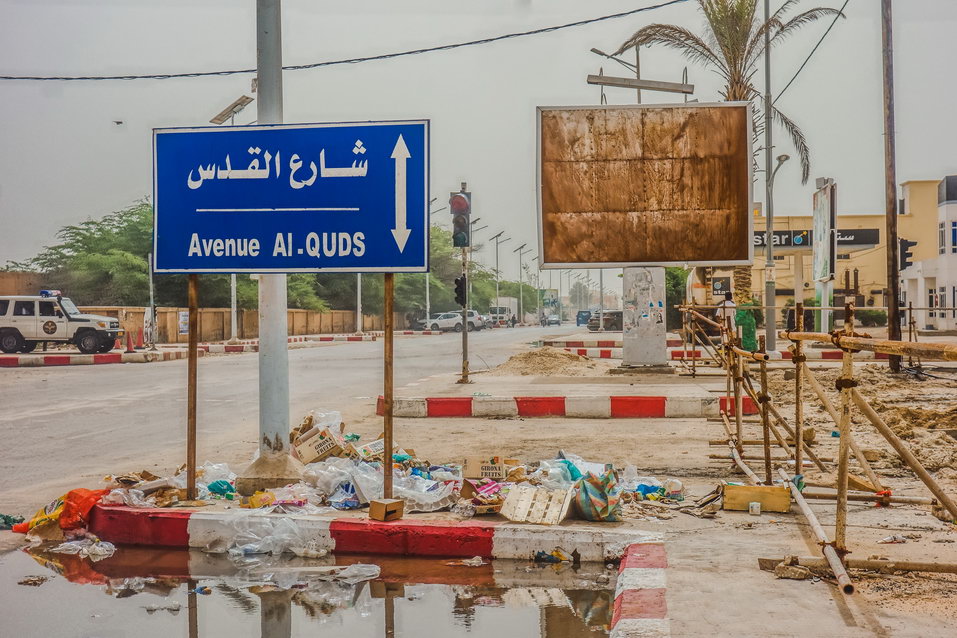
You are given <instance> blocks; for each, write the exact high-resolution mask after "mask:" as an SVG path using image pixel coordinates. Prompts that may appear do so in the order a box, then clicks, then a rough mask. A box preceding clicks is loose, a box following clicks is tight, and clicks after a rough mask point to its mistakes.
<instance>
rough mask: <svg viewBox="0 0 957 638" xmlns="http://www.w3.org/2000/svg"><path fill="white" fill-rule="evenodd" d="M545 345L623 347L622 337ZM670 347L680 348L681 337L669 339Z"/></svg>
mask: <svg viewBox="0 0 957 638" xmlns="http://www.w3.org/2000/svg"><path fill="white" fill-rule="evenodd" d="M540 343H541V345H543V346H551V347H552V348H621V347H622V344H621V339H591V340H585V341H574V340H569V339H559V340H546V341H542V342H540ZM665 345H666V346H667V347H669V348H680V347H681V346H683V345H684V344H683V343H682V341H681V339H668V340H667V342H666V344H665Z"/></svg>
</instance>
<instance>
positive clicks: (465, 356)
mask: <svg viewBox="0 0 957 638" xmlns="http://www.w3.org/2000/svg"><path fill="white" fill-rule="evenodd" d="M468 270H469V249H468V248H463V249H462V277H466V278H467V277H468V274H467V273H468ZM466 281H468V279H466ZM468 307H469V288H468V286H465V304H463V305H462V378H460V379H459V380H458V382H459V383H471V381H469V311H468Z"/></svg>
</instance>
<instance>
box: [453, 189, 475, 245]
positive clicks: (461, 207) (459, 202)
mask: <svg viewBox="0 0 957 638" xmlns="http://www.w3.org/2000/svg"><path fill="white" fill-rule="evenodd" d="M449 210H450V211H452V246H454V247H455V248H468V247H469V246H471V245H472V242H471V240H472V223H471V216H472V193H466V192H459V193H449Z"/></svg>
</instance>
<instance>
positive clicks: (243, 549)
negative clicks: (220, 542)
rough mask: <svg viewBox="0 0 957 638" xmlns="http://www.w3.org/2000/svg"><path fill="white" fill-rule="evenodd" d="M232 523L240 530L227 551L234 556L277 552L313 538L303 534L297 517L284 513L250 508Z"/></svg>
mask: <svg viewBox="0 0 957 638" xmlns="http://www.w3.org/2000/svg"><path fill="white" fill-rule="evenodd" d="M232 525H233V528H234V529H236V531H237V532H238V533H237V534H236V536H235V537H234V538H233V544H232V546H231V547H230V548H229V549H228V550H227V551H228V553H229V555H230V556H233V557H239V556H245V555H248V554H273V555H276V556H278V555H279V554H282V553H283V552H284V551H286V550H289V549H291V548H292V547H294V546H295V547H305V546H306V544H307V543H308V541H309V540H311V539H306V538H304V537H303V533H302V530H300V528H299V524H298V523H297V522H296V521H295V520H294V519H292V518H289V517H285V516H267V515H263V514H262V513H261V512H258V511H257V512H250V513H249V514H245V515H241V516H238V517H237V518H236V519H235V520H234V521H233V523H232Z"/></svg>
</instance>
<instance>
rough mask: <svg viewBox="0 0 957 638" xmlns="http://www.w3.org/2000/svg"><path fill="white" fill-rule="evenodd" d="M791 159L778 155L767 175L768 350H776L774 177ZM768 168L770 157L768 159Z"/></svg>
mask: <svg viewBox="0 0 957 638" xmlns="http://www.w3.org/2000/svg"><path fill="white" fill-rule="evenodd" d="M789 159H791V157H790V156H789V155H778V157H777V161H778V163H777V165H776V166H775V167H774V170H773V171H771V172H770V173H769V174H768V193H767V200H768V214H767V218H766V219H765V221H766V222H767V228H766V232H765V236H764V243H765V247H764V251H765V252H764V305H765V306H766V309H765V318H764V325H765V330H764V332H765V335H766V336H765V345H766V347H767V349H768V350H776V349H777V343H776V339H775V338H776V336H777V323H778V322H777V312H776V311H775V303H776V301H777V299H776V297H777V290H776V289H775V282H774V279H775V277H774V176H775V175H777V174H778V170H779V169H780V168H781V166H782V165H783V164H784V162H786V161H788V160H789ZM768 160H769V161H768V166H769V167H770V157H769V158H768ZM794 292H795V299H797V294H798V291H797V290H795V291H794Z"/></svg>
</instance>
